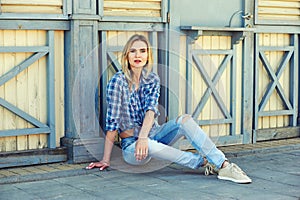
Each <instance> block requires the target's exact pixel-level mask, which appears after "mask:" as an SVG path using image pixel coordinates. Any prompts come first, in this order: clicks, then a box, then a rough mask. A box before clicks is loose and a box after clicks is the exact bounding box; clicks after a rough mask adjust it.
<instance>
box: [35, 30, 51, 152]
mask: <svg viewBox="0 0 300 200" xmlns="http://www.w3.org/2000/svg"><path fill="white" fill-rule="evenodd" d="M37 40H38V44H39V45H46V33H45V31H41V30H39V31H38V32H37ZM37 62H38V80H37V81H38V88H37V90H38V96H39V110H38V112H39V118H38V120H40V121H41V122H42V123H45V124H46V123H47V101H51V99H49V98H47V83H46V81H47V75H46V74H47V72H46V71H47V68H48V67H49V66H47V60H46V56H44V57H42V58H40V59H39V60H38V61H37ZM45 147H47V135H46V134H40V135H39V146H38V147H37V148H45Z"/></svg>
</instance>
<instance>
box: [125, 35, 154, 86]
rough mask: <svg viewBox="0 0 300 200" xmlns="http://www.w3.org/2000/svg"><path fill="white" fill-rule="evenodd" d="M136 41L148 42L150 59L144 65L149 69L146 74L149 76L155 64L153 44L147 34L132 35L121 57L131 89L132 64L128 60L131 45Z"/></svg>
mask: <svg viewBox="0 0 300 200" xmlns="http://www.w3.org/2000/svg"><path fill="white" fill-rule="evenodd" d="M136 41H142V42H145V43H146V44H147V52H148V61H147V63H146V65H145V66H144V69H146V71H147V73H146V76H148V74H149V73H150V72H151V70H152V66H153V56H152V48H151V45H150V42H149V41H148V39H147V38H146V37H145V36H143V35H138V34H135V35H133V36H131V37H130V38H129V40H128V41H127V43H126V44H125V46H124V49H123V53H122V58H121V64H122V71H123V72H124V74H125V77H126V79H127V81H128V83H129V88H130V89H131V85H132V77H131V71H130V64H129V61H128V53H129V50H130V48H131V46H132V45H133V43H134V42H136Z"/></svg>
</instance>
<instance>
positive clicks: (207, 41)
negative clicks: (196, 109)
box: [202, 36, 212, 135]
mask: <svg viewBox="0 0 300 200" xmlns="http://www.w3.org/2000/svg"><path fill="white" fill-rule="evenodd" d="M211 40H212V36H203V43H202V46H203V49H204V50H205V49H211V42H212V41H211ZM211 65H212V60H211V55H205V64H204V66H203V67H204V68H205V70H206V71H207V74H208V75H209V76H210V75H211ZM207 88H208V86H207V84H206V83H205V82H204V80H203V91H205V90H206V89H207ZM211 98H212V96H210V97H209V99H208V101H207V103H206V104H205V106H204V107H203V111H202V113H203V115H202V116H203V119H204V120H207V119H210V117H211V115H210V114H211V113H210V110H211ZM203 130H204V131H205V132H206V133H208V134H209V135H210V126H203Z"/></svg>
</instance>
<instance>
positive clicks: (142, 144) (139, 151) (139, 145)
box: [134, 138, 148, 161]
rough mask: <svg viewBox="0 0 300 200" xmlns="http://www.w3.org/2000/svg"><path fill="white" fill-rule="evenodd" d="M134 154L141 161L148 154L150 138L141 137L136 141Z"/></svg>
mask: <svg viewBox="0 0 300 200" xmlns="http://www.w3.org/2000/svg"><path fill="white" fill-rule="evenodd" d="M134 156H135V158H136V160H139V161H140V160H143V159H145V158H146V157H147V156H148V138H139V139H138V140H137V141H136V145H135V152H134Z"/></svg>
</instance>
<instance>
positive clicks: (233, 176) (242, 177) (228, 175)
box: [218, 163, 252, 183]
mask: <svg viewBox="0 0 300 200" xmlns="http://www.w3.org/2000/svg"><path fill="white" fill-rule="evenodd" d="M218 179H222V180H228V181H233V182H235V183H251V182H252V180H251V179H250V178H249V177H248V176H247V175H246V173H245V172H243V170H241V168H239V167H238V166H237V165H236V164H234V163H230V164H229V165H227V166H226V167H225V168H221V169H220V170H219V175H218Z"/></svg>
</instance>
